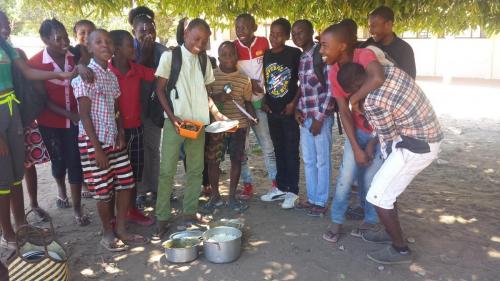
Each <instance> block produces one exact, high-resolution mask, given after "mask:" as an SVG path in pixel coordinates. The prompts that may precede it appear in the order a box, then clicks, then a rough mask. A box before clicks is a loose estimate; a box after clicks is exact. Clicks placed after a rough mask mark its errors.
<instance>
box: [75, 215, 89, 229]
mask: <svg viewBox="0 0 500 281" xmlns="http://www.w3.org/2000/svg"><path fill="white" fill-rule="evenodd" d="M75 223H76V225H78V226H87V225H89V224H90V219H89V217H88V216H87V215H83V216H75Z"/></svg>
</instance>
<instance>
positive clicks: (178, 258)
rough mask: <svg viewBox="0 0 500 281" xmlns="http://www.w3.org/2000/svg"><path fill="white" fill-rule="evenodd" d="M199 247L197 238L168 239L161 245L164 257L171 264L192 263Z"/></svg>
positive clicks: (196, 256)
mask: <svg viewBox="0 0 500 281" xmlns="http://www.w3.org/2000/svg"><path fill="white" fill-rule="evenodd" d="M199 245H200V240H199V239H197V238H179V239H169V240H167V241H166V242H165V243H163V247H164V248H165V256H166V258H167V260H168V261H169V262H172V263H184V262H190V261H194V260H195V259H196V258H198V255H199Z"/></svg>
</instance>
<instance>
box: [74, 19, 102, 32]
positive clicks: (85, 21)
mask: <svg viewBox="0 0 500 281" xmlns="http://www.w3.org/2000/svg"><path fill="white" fill-rule="evenodd" d="M82 25H89V26H91V27H92V29H96V26H95V24H94V23H93V22H91V21H89V20H79V21H77V22H76V23H75V25H74V26H73V33H75V34H76V30H77V29H78V27H80V26H82Z"/></svg>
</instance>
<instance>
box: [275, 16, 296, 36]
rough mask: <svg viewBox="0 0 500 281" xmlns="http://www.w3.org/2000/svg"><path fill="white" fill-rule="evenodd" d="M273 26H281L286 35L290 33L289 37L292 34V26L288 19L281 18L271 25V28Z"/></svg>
mask: <svg viewBox="0 0 500 281" xmlns="http://www.w3.org/2000/svg"><path fill="white" fill-rule="evenodd" d="M273 25H275V26H276V25H278V26H281V27H282V28H283V29H284V30H285V33H288V36H290V32H291V31H292V25H291V24H290V22H289V21H288V20H287V19H285V18H279V19H277V20H275V21H273V22H272V23H271V26H273Z"/></svg>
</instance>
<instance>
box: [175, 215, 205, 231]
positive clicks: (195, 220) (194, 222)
mask: <svg viewBox="0 0 500 281" xmlns="http://www.w3.org/2000/svg"><path fill="white" fill-rule="evenodd" d="M209 222H210V220H209V219H207V218H206V217H203V216H199V217H198V215H186V216H185V217H184V222H183V223H182V224H181V225H179V226H177V230H179V231H184V230H187V229H189V228H192V227H196V228H198V229H206V225H207V224H208V223H209Z"/></svg>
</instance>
